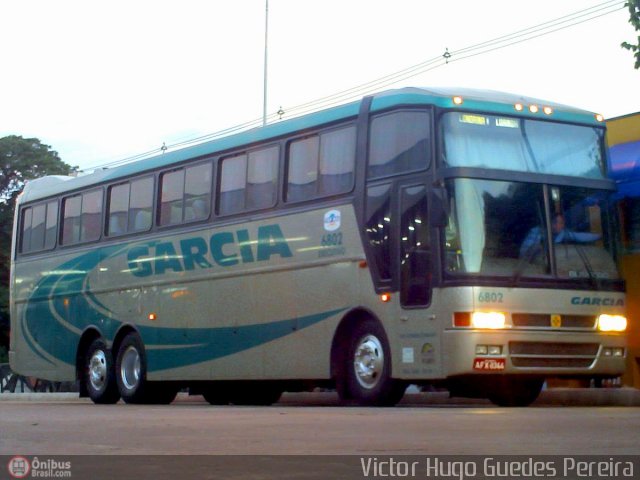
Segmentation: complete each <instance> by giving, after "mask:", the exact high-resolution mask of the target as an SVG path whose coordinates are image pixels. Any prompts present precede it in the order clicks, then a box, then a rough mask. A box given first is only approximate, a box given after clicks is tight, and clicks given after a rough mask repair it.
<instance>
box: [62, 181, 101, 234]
mask: <svg viewBox="0 0 640 480" xmlns="http://www.w3.org/2000/svg"><path fill="white" fill-rule="evenodd" d="M62 205H63V206H62V209H63V226H62V244H63V245H70V244H73V243H79V242H90V241H93V240H97V239H98V238H100V230H101V228H100V225H101V223H102V190H101V189H98V190H92V191H90V192H86V193H83V194H81V195H75V196H73V197H68V198H65V199H64V200H63V203H62Z"/></svg>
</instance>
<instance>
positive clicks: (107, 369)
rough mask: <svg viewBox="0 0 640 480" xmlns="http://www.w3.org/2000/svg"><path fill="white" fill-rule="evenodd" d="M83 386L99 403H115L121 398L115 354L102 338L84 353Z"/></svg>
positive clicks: (90, 396) (94, 400) (94, 401)
mask: <svg viewBox="0 0 640 480" xmlns="http://www.w3.org/2000/svg"><path fill="white" fill-rule="evenodd" d="M83 361H84V365H83V369H82V371H83V376H82V382H83V388H85V389H86V391H87V394H88V395H89V398H91V400H93V403H97V404H103V405H108V404H113V403H117V402H118V400H120V392H119V390H118V385H117V382H116V376H115V369H114V365H113V356H112V355H111V351H110V350H109V349H108V348H107V345H106V343H105V342H104V340H102V339H101V338H97V339H96V340H94V341H93V342H92V343H91V345H89V348H88V349H87V353H86V354H85V355H84V360H83Z"/></svg>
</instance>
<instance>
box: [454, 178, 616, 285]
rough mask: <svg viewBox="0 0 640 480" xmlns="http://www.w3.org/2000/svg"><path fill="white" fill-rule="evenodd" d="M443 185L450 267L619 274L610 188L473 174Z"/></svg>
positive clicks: (572, 275) (593, 276)
mask: <svg viewBox="0 0 640 480" xmlns="http://www.w3.org/2000/svg"><path fill="white" fill-rule="evenodd" d="M446 187H447V193H448V199H449V204H450V212H451V213H450V218H449V224H448V226H447V228H446V230H445V240H444V241H445V251H446V252H447V254H446V270H447V272H448V273H450V274H454V275H461V274H474V275H477V274H480V275H489V276H505V277H511V278H513V279H518V278H520V277H522V276H528V277H531V276H534V277H550V278H551V277H553V278H560V279H579V278H586V279H590V280H593V281H597V280H617V279H619V278H620V276H619V274H618V270H617V268H616V262H615V260H614V256H615V245H616V241H615V238H614V234H613V230H612V229H611V219H610V212H609V210H608V201H607V198H608V196H609V192H607V191H602V190H594V189H588V188H578V187H566V186H562V187H561V186H549V185H540V184H532V183H521V182H505V181H495V180H478V179H468V178H458V179H451V180H448V181H447V182H446ZM545 190H547V192H546V196H545ZM545 198H548V199H549V200H548V204H546V205H545ZM551 249H553V254H552V255H551Z"/></svg>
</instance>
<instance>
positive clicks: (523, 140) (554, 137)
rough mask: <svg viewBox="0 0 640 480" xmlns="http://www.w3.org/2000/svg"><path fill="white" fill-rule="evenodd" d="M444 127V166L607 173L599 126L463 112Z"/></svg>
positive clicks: (450, 115)
mask: <svg viewBox="0 0 640 480" xmlns="http://www.w3.org/2000/svg"><path fill="white" fill-rule="evenodd" d="M442 128H443V138H444V150H443V152H444V164H445V166H449V167H478V168H493V169H501V170H513V171H518V172H531V173H545V174H552V175H570V176H578V177H582V178H597V179H604V178H606V175H605V169H604V158H605V157H604V153H603V152H604V149H603V145H604V143H603V139H604V129H602V128H595V127H588V126H580V125H569V124H561V123H555V122H548V121H539V120H529V119H524V118H512V117H500V116H496V115H481V114H476V113H473V114H472V113H464V112H451V113H447V114H445V115H444V116H443V118H442Z"/></svg>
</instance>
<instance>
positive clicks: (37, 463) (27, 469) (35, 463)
mask: <svg viewBox="0 0 640 480" xmlns="http://www.w3.org/2000/svg"><path fill="white" fill-rule="evenodd" d="M7 470H9V475H11V476H12V477H13V478H27V476H29V477H30V478H71V462H69V461H66V462H65V461H58V460H54V459H52V458H48V459H46V460H40V459H39V458H38V457H33V460H31V461H29V459H28V458H26V457H22V456H15V457H13V458H11V460H9V463H8V464H7ZM29 474H31V475H29Z"/></svg>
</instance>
